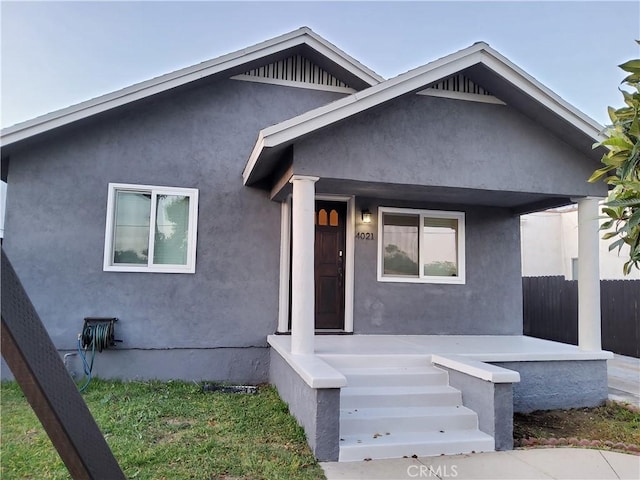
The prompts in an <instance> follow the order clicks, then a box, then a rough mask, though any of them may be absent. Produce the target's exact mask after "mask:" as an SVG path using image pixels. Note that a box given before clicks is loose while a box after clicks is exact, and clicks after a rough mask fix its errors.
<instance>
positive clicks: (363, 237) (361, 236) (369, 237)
mask: <svg viewBox="0 0 640 480" xmlns="http://www.w3.org/2000/svg"><path fill="white" fill-rule="evenodd" d="M356 238H357V239H358V240H375V238H374V236H373V233H369V232H358V233H356Z"/></svg>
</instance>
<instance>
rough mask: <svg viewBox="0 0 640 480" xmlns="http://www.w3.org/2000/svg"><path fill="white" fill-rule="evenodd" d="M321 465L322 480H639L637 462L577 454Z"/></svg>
mask: <svg viewBox="0 0 640 480" xmlns="http://www.w3.org/2000/svg"><path fill="white" fill-rule="evenodd" d="M321 465H322V468H323V470H324V472H325V475H326V476H327V480H347V479H349V480H352V479H353V480H363V479H366V480H378V479H379V480H406V479H416V478H417V479H425V478H430V479H434V480H436V479H440V480H444V479H454V478H455V479H460V480H462V479H496V480H497V479H513V480H517V479H549V478H556V479H585V480H587V479H598V480H608V479H612V480H613V479H616V480H617V479H630V480H638V479H640V456H637V455H629V454H624V453H618V452H609V451H605V450H590V449H580V448H542V449H529V450H512V451H509V452H489V453H475V454H470V455H452V456H441V457H419V458H415V459H414V458H400V459H392V460H372V461H369V462H364V461H362V462H342V463H339V462H325V463H321Z"/></svg>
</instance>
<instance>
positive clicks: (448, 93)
mask: <svg viewBox="0 0 640 480" xmlns="http://www.w3.org/2000/svg"><path fill="white" fill-rule="evenodd" d="M418 94H419V95H429V96H432V97H445V98H456V99H459V100H471V101H475V102H486V103H498V104H502V105H504V102H503V101H502V100H500V99H498V98H497V97H495V96H494V95H493V94H492V93H491V92H489V91H488V90H487V89H485V88H483V87H481V86H480V85H478V84H477V83H475V82H473V81H472V80H471V79H469V78H468V77H466V76H464V75H463V74H461V73H459V74H456V75H451V76H450V77H447V78H445V79H443V80H440V81H438V82H436V83H433V84H431V85H430V86H429V87H427V88H426V89H425V90H421V91H419V92H418Z"/></svg>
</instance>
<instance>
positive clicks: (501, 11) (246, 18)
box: [0, 0, 640, 127]
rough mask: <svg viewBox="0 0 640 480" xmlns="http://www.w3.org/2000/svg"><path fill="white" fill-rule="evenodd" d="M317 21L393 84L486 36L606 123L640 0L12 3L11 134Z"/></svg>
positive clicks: (6, 10) (7, 84)
mask: <svg viewBox="0 0 640 480" xmlns="http://www.w3.org/2000/svg"><path fill="white" fill-rule="evenodd" d="M301 26H308V27H310V28H311V29H312V30H314V31H315V32H316V33H318V34H319V35H321V36H322V37H324V38H325V39H326V40H328V41H330V42H331V43H333V44H334V45H336V46H338V47H339V48H340V49H342V50H343V51H345V52H346V53H348V54H349V55H351V56H352V57H354V58H356V59H357V60H358V61H360V62H361V63H363V64H364V65H366V66H367V67H369V68H370V69H372V70H374V71H375V72H377V73H378V74H380V75H382V76H383V77H385V78H390V77H393V76H396V75H398V74H400V73H403V72H405V71H407V70H409V69H411V68H415V67H418V66H420V65H424V64H426V63H428V62H430V61H432V60H435V59H437V58H439V57H442V56H444V55H447V54H449V53H452V52H455V51H457V50H460V49H462V48H465V47H467V46H469V45H471V44H473V43H474V42H476V41H485V42H487V43H489V45H491V46H492V47H493V48H494V49H496V50H497V51H499V52H500V53H502V54H503V55H504V56H506V57H507V58H508V59H509V60H511V61H512V62H514V63H515V64H516V65H518V66H519V67H521V68H523V69H524V70H525V71H526V72H527V73H529V74H530V75H532V76H533V77H535V78H536V79H537V80H538V81H540V82H542V83H543V84H544V85H546V86H547V87H549V88H550V89H551V90H553V91H554V92H555V93H557V94H558V95H560V96H561V97H562V98H563V99H564V100H566V101H568V102H569V103H571V104H572V105H574V106H575V107H577V108H578V109H579V110H581V111H582V112H583V113H585V114H587V115H588V116H590V117H591V118H593V119H594V120H596V121H597V122H599V123H601V124H607V123H609V120H608V117H607V106H609V105H611V106H614V107H619V106H621V105H622V95H621V94H620V92H619V91H618V86H619V84H620V81H621V80H622V79H623V78H624V72H622V70H620V69H619V68H618V67H617V65H619V64H620V63H623V62H625V61H627V60H629V59H631V58H640V47H639V46H638V45H637V44H636V43H635V42H634V39H638V38H640V2H638V1H637V0H636V1H627V2H614V1H588V2H578V1H564V2H558V1H555V2H553V1H542V2H530V1H526V2H525V1H497V2H481V1H473V2H465V1H447V2H434V1H412V2H390V1H387V2H383V1H378V2H364V1H354V2H342V1H327V2H311V1H297V2H269V1H266V2H241V1H236V2H216V1H198V2H186V1H171V2H169V1H160V2H152V1H139V2H125V1H110V2H93V1H85V2H69V1H63V2H52V1H45V2H28V1H19V2H11V1H4V0H2V1H1V2H0V32H1V36H0V41H1V50H0V54H1V70H2V72H1V75H0V82H1V85H0V93H1V96H0V116H1V118H0V123H1V125H2V127H7V126H10V125H13V124H15V123H18V122H22V121H25V120H29V119H32V118H34V117H36V116H39V115H43V114H45V113H49V112H52V111H55V110H58V109H61V108H64V107H67V106H69V105H73V104H76V103H79V102H82V101H84V100H88V99H90V98H94V97H96V96H99V95H102V94H105V93H109V92H112V91H115V90H118V89H121V88H124V87H127V86H129V85H132V84H134V83H138V82H141V81H144V80H148V79H150V78H153V77H156V76H158V75H162V74H165V73H168V72H171V71H174V70H177V69H180V68H183V67H187V66H190V65H193V64H196V63H199V62H202V61H205V60H209V59H212V58H215V57H218V56H220V55H224V54H226V53H230V52H233V51H236V50H239V49H242V48H244V47H247V46H250V45H253V44H256V43H259V42H262V41H264V40H268V39H270V38H273V37H275V36H277V35H281V34H283V33H286V32H289V31H292V30H295V29H297V28H299V27H301Z"/></svg>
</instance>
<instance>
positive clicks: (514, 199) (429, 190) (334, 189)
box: [271, 178, 573, 214]
mask: <svg viewBox="0 0 640 480" xmlns="http://www.w3.org/2000/svg"><path fill="white" fill-rule="evenodd" d="M281 187H282V188H280V189H279V190H277V191H274V192H272V196H271V198H272V200H274V201H280V202H281V201H284V200H285V198H286V197H287V195H289V194H290V193H291V184H290V183H288V182H286V183H284V182H283V183H282V184H281ZM316 194H318V195H323V194H325V195H348V196H351V195H355V196H357V197H369V198H381V199H389V200H395V201H398V200H399V201H410V202H428V203H442V204H455V205H479V206H486V207H499V208H509V209H511V210H512V211H513V213H514V214H525V213H530V212H535V211H539V210H545V209H548V208H555V207H560V206H563V205H568V204H570V203H573V202H572V200H571V198H569V197H561V196H554V195H545V194H539V193H527V192H509V191H494V190H479V189H471V188H468V189H465V188H451V187H440V186H423V185H404V184H392V183H370V182H361V181H355V180H341V179H332V178H321V179H320V180H319V181H318V182H317V183H316Z"/></svg>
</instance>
